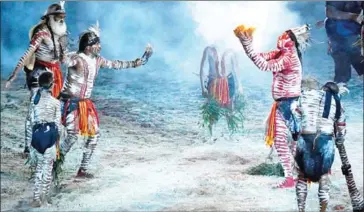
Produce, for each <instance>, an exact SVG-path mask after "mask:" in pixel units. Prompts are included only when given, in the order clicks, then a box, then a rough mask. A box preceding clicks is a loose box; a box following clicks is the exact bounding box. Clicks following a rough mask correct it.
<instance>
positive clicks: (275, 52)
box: [258, 49, 279, 61]
mask: <svg viewBox="0 0 364 212" xmlns="http://www.w3.org/2000/svg"><path fill="white" fill-rule="evenodd" d="M258 54H259V55H260V56H261V57H263V58H264V59H265V60H267V61H269V60H272V59H275V58H276V57H277V56H278V55H279V50H278V49H276V50H273V51H270V52H263V53H258Z"/></svg>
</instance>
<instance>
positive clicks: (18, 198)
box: [1, 85, 363, 211]
mask: <svg viewBox="0 0 364 212" xmlns="http://www.w3.org/2000/svg"><path fill="white" fill-rule="evenodd" d="M13 87H14V88H13V89H11V90H10V91H4V90H2V92H1V211H27V210H29V203H30V201H31V198H32V184H31V183H30V182H29V181H28V179H27V178H28V177H29V170H28V169H27V167H26V166H24V165H23V164H24V160H23V159H22V158H21V156H20V153H21V152H22V150H23V140H24V119H25V114H26V105H27V98H28V96H27V95H28V93H27V92H26V90H24V89H20V88H19V86H13ZM2 88H3V85H2ZM101 90H102V89H100V90H99V91H100V92H101ZM97 94H98V93H97V92H96V95H95V101H96V104H97V107H98V109H99V111H100V121H101V139H100V141H99V144H98V147H97V150H96V152H95V155H94V158H93V160H92V167H91V172H93V173H95V175H96V176H95V178H94V179H91V180H88V181H84V182H74V176H75V174H76V171H77V169H78V166H79V164H80V160H81V155H82V154H81V153H82V144H83V139H82V138H80V139H79V142H78V143H77V144H76V145H75V146H74V147H73V149H72V151H71V152H70V153H69V154H68V155H67V158H66V162H65V167H64V168H65V174H64V176H63V177H62V186H61V189H60V190H57V191H54V193H53V197H52V205H51V206H50V207H47V208H44V209H37V210H34V209H32V210H33V211H56V210H58V211H156V210H158V211H296V210H297V206H296V205H297V203H296V198H295V190H294V189H285V190H277V189H272V188H271V187H272V185H274V184H275V183H278V182H280V181H281V180H283V178H279V177H267V176H251V175H248V174H247V173H246V172H247V170H248V168H250V167H253V166H256V165H258V164H260V163H263V162H264V161H265V157H266V156H267V154H268V152H269V149H268V148H267V147H265V146H264V142H263V126H262V120H263V118H264V117H263V116H265V114H262V115H260V119H259V118H258V119H257V120H255V119H253V116H252V117H250V121H249V122H248V123H247V125H246V128H247V129H248V130H247V131H246V133H244V134H242V135H237V136H234V137H233V138H228V136H226V135H224V136H223V137H221V136H220V133H218V136H217V137H218V139H217V140H215V141H213V140H209V139H208V138H207V136H206V133H205V130H204V129H201V128H199V127H198V125H197V123H196V122H197V121H198V119H199V114H198V113H199V111H198V105H197V104H198V103H196V102H195V103H193V102H189V104H190V107H191V108H195V109H194V110H192V109H191V110H187V109H186V110H182V109H178V108H174V109H170V110H166V111H164V112H163V108H160V110H161V111H162V112H160V113H158V112H155V114H154V113H153V111H157V110H158V108H155V109H153V111H152V110H151V111H148V109H147V108H143V105H140V104H139V105H138V104H137V103H136V102H133V101H131V100H130V101H122V100H120V99H111V98H109V99H108V101H105V99H103V98H107V97H105V96H100V95H97ZM361 98H362V97H361ZM181 101H183V100H181ZM361 101H362V100H361ZM181 108H183V107H181ZM143 111H144V112H145V111H146V113H148V116H149V117H153V120H155V121H150V120H149V121H148V120H146V121H144V122H143V121H140V120H139V119H138V117H140V116H141V115H138V114H140V113H143ZM158 114H163V115H158ZM361 115H362V114H361ZM166 117H167V118H168V117H169V118H170V120H168V121H166V119H167V118H166ZM254 117H257V116H254ZM165 123H168V124H165ZM221 131H223V129H222V130H221ZM346 148H347V152H348V154H349V159H350V161H351V164H352V167H353V170H354V175H355V180H356V183H357V185H358V188H359V190H360V191H362V190H363V163H362V161H363V152H362V149H363V121H362V119H360V118H359V121H354V122H349V123H348V134H347V141H346ZM274 157H275V158H274V160H277V157H276V154H274ZM340 166H341V161H340V158H339V155H338V152H337V151H336V158H335V162H334V165H333V170H332V171H333V174H332V176H331V179H332V189H331V200H330V204H329V211H334V208H335V206H337V205H342V206H344V211H350V210H351V204H350V198H349V196H348V191H347V187H346V183H345V178H344V176H343V175H342V174H341V169H340ZM317 189H318V185H317V184H312V185H311V187H310V188H309V195H308V198H307V211H318V208H319V204H318V198H317Z"/></svg>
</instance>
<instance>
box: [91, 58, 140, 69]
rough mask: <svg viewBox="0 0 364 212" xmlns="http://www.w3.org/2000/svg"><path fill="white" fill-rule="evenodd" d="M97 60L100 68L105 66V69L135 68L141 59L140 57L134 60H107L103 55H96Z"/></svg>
mask: <svg viewBox="0 0 364 212" xmlns="http://www.w3.org/2000/svg"><path fill="white" fill-rule="evenodd" d="M97 60H98V63H99V64H100V67H101V68H107V69H127V68H136V67H139V66H141V65H142V60H141V59H140V58H138V59H136V60H134V61H122V60H108V59H105V58H103V57H98V58H97Z"/></svg>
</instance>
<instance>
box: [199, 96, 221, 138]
mask: <svg viewBox="0 0 364 212" xmlns="http://www.w3.org/2000/svg"><path fill="white" fill-rule="evenodd" d="M201 110H202V111H201V114H202V119H203V122H202V127H205V126H207V127H208V129H209V132H210V135H211V134H212V125H214V124H215V123H217V121H218V120H219V119H220V117H221V115H222V114H223V112H222V108H221V107H220V105H219V103H218V102H217V101H216V100H215V99H213V98H209V99H208V101H206V102H205V104H203V105H202V107H201Z"/></svg>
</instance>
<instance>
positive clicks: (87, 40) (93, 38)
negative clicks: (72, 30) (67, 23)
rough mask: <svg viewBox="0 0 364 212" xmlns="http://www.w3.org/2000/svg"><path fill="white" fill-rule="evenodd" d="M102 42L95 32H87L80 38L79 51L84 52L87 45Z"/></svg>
mask: <svg viewBox="0 0 364 212" xmlns="http://www.w3.org/2000/svg"><path fill="white" fill-rule="evenodd" d="M99 42H100V38H99V37H98V36H97V35H96V34H95V33H93V32H86V33H85V34H83V35H82V36H81V38H80V43H79V46H78V51H79V52H83V51H85V49H86V47H87V46H92V45H94V44H96V43H99Z"/></svg>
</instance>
